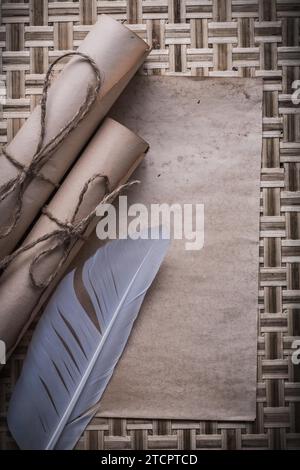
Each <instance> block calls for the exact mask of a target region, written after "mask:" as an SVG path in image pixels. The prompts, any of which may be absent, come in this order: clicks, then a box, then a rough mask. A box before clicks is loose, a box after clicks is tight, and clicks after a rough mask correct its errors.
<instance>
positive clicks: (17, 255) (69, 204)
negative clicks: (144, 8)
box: [0, 15, 150, 356]
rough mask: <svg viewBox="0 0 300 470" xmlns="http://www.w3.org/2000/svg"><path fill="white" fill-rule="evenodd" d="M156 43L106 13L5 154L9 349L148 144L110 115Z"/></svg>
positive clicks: (2, 222) (2, 243) (2, 246)
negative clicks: (98, 210)
mask: <svg viewBox="0 0 300 470" xmlns="http://www.w3.org/2000/svg"><path fill="white" fill-rule="evenodd" d="M149 51H150V49H149V46H148V45H147V44H146V43H145V42H144V41H143V40H142V39H141V38H139V37H138V36H137V35H136V34H134V33H133V32H132V31H130V30H129V29H128V28H127V27H126V26H124V25H122V24H120V23H118V22H117V21H115V20H113V19H112V18H110V17H108V16H105V15H102V16H101V17H100V20H99V21H98V23H96V24H95V25H94V26H93V27H92V29H91V31H90V32H89V34H88V35H87V37H86V38H85V39H84V41H83V42H82V44H81V46H80V47H79V49H78V52H77V53H75V54H74V53H72V54H69V55H74V57H72V58H71V60H70V61H69V62H68V64H67V65H66V66H65V67H64V69H63V71H62V72H61V73H60V74H59V76H58V78H57V79H55V80H54V82H53V84H52V85H51V86H50V87H49V79H50V71H49V74H47V76H46V81H45V86H44V90H43V98H42V101H41V105H39V106H37V107H36V108H35V109H34V111H33V113H32V114H31V116H30V117H29V119H28V120H27V121H26V123H25V124H24V126H23V127H22V128H21V129H20V131H19V132H18V134H17V135H16V136H15V138H14V139H13V140H12V142H11V143H10V144H9V145H8V146H7V148H6V149H5V151H4V153H3V155H2V156H1V160H0V206H1V210H0V266H1V267H2V270H3V272H2V275H1V277H0V297H1V311H0V339H1V340H3V341H5V343H6V347H7V355H8V356H9V355H10V354H11V352H12V351H13V349H14V348H15V346H16V344H17V343H18V342H19V340H20V339H21V337H22V335H23V334H24V332H25V331H26V328H27V327H28V325H29V324H30V322H31V321H32V319H33V317H34V316H35V315H36V313H37V312H38V311H39V309H40V308H41V307H42V305H43V304H44V303H45V302H46V300H47V299H48V297H49V295H50V294H51V292H52V291H53V288H54V287H55V285H56V283H57V282H58V280H59V279H60V278H61V275H62V274H63V272H65V270H66V267H67V266H68V264H69V263H70V261H71V260H72V258H73V257H74V256H75V254H76V253H77V252H78V250H79V248H80V247H81V245H82V243H83V238H84V237H85V236H87V235H88V234H89V233H90V232H91V230H92V229H93V227H94V226H95V217H94V215H95V208H96V207H97V205H98V204H99V203H100V202H101V200H103V198H104V197H105V196H107V195H109V196H111V197H113V196H114V194H116V191H115V192H114V190H116V188H118V187H119V186H120V185H122V184H123V183H125V182H126V181H127V180H128V178H129V177H130V175H131V174H132V172H133V171H134V169H135V168H136V167H137V165H138V164H139V162H140V161H141V159H142V158H143V156H144V154H145V152H146V151H147V148H148V144H147V143H146V142H145V141H144V140H143V139H141V138H140V137H139V136H137V135H135V134H133V133H132V132H131V131H130V130H129V129H127V128H125V127H124V126H122V125H121V124H119V123H117V122H116V121H114V120H112V119H109V118H106V119H105V120H104V121H103V119H104V118H105V115H106V114H107V112H108V110H109V109H110V107H111V106H112V105H113V103H114V102H115V100H116V99H117V98H118V96H119V95H120V94H121V92H122V91H123V89H124V88H125V87H126V85H127V84H128V82H129V81H130V79H131V78H132V77H133V75H134V74H135V72H136V71H137V70H138V68H139V67H140V66H141V65H142V63H143V61H144V59H145V58H146V56H147V54H148V53H149ZM66 55H68V54H66ZM48 87H49V90H48ZM102 121H103V122H102ZM101 122H102V125H101V127H99V125H100V124H101ZM75 161H76V163H75ZM74 163H75V164H74ZM73 164H74V166H73V167H72V165H73ZM70 168H71V171H69V170H70ZM67 172H69V173H68V175H67V176H66V173H67ZM64 178H65V179H64ZM59 185H60V186H59ZM58 186H59V187H58ZM53 194H54V196H53V198H52V199H51V200H50V203H49V202H48V205H47V208H46V207H45V204H46V203H47V201H49V198H50V197H51V195H53ZM16 286H17V291H18V296H17V297H16V295H15V294H16ZM20 299H22V300H21V301H20Z"/></svg>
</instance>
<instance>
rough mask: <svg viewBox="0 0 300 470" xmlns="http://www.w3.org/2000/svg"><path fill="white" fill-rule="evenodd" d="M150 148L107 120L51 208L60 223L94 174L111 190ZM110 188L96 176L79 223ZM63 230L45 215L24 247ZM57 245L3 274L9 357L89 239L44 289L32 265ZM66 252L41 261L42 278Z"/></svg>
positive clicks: (1, 322)
mask: <svg viewBox="0 0 300 470" xmlns="http://www.w3.org/2000/svg"><path fill="white" fill-rule="evenodd" d="M147 149H148V144H147V143H146V142H145V141H144V140H143V139H141V138H140V137H139V136H137V135H136V134H134V133H133V132H131V131H130V130H129V129H127V128H126V127H124V126H122V125H121V124H119V123H118V122H116V121H114V120H112V119H109V118H107V119H106V120H105V121H104V123H103V125H102V126H101V128H100V130H99V131H98V132H97V133H96V134H95V136H94V137H93V139H92V140H91V142H90V143H89V144H88V146H87V147H86V149H85V150H84V152H83V154H82V155H81V157H80V159H79V161H78V162H77V163H76V165H75V166H74V168H73V169H72V171H71V172H70V174H69V175H68V176H67V178H66V180H65V181H64V182H63V184H62V186H61V187H60V189H59V190H58V191H57V193H56V194H55V196H54V197H53V199H52V201H51V202H50V204H49V206H48V209H49V211H50V212H51V214H53V215H54V216H55V217H56V218H57V219H59V220H60V221H63V222H65V221H70V220H71V218H72V216H73V214H74V211H75V208H76V205H77V202H78V198H79V195H80V193H81V191H82V188H83V186H84V184H85V183H86V182H87V181H88V180H89V179H90V178H91V177H92V176H94V175H95V174H102V175H106V176H107V177H108V179H109V182H110V188H111V189H114V188H116V187H117V186H118V185H119V184H122V183H124V182H125V181H126V180H127V179H128V178H129V176H130V175H131V174H132V172H133V171H134V170H135V168H136V167H137V166H138V164H139V163H140V161H141V159H142V158H143V156H144V154H145V152H146V151H147ZM105 190H106V187H105V182H104V180H102V179H97V180H95V181H94V182H93V183H92V184H91V186H89V189H88V191H87V193H86V196H85V197H84V200H83V203H82V204H81V206H80V210H79V212H78V214H77V216H76V219H75V222H78V221H79V220H82V218H84V217H86V216H87V215H88V214H89V213H90V212H91V211H92V210H93V209H94V208H95V207H96V206H97V205H98V204H99V202H100V201H101V200H102V198H103V196H104V194H105ZM95 224H96V219H94V222H93V223H91V224H90V226H89V227H88V229H87V231H86V232H85V233H86V234H87V235H88V234H89V233H91V232H92V230H93V228H94V227H95ZM57 228H58V227H57V225H56V223H55V222H52V221H51V220H49V218H48V217H47V216H45V215H42V216H40V218H39V219H38V221H37V223H36V224H35V225H34V227H33V229H32V230H31V232H30V233H29V235H28V237H27V238H26V240H25V241H24V243H23V245H26V244H28V243H31V242H32V241H34V240H36V239H38V238H39V237H41V236H43V235H44V234H47V233H49V232H52V231H53V230H57ZM55 241H57V240H55ZM53 244H54V240H52V241H51V240H48V241H45V242H42V243H40V244H39V245H36V246H35V247H34V248H32V249H31V250H29V251H27V252H24V253H22V254H20V255H19V256H18V257H17V258H16V259H15V260H14V261H12V262H11V264H10V265H9V266H8V267H7V269H6V270H5V271H4V273H3V274H2V276H1V278H0V298H1V309H0V339H1V340H2V341H4V342H5V343H6V349H7V352H8V356H9V355H10V354H11V352H12V350H13V349H14V347H15V346H16V344H17V343H18V341H19V340H20V338H21V337H22V335H23V333H24V332H25V330H26V328H27V327H28V325H29V323H30V322H31V320H32V319H33V318H34V316H35V315H36V313H37V312H38V311H39V310H40V308H41V307H42V305H43V304H44V303H45V301H46V300H47V298H48V297H49V295H50V294H51V292H52V290H53V288H54V287H55V285H56V283H57V282H58V280H59V279H60V277H61V275H62V274H63V272H64V271H65V269H66V268H67V266H68V264H69V263H70V262H71V260H72V259H73V258H74V256H75V255H76V254H77V252H78V251H79V249H80V247H81V246H82V244H83V241H82V240H79V241H77V242H74V245H73V247H72V251H71V253H70V255H69V257H68V259H67V261H66V263H65V264H64V266H63V269H62V270H61V273H60V275H58V276H57V277H56V279H55V281H54V282H52V283H51V285H50V286H49V287H47V288H46V289H44V290H40V289H37V288H36V287H34V286H33V285H32V283H31V282H30V277H29V266H30V263H31V261H32V260H33V258H34V256H36V255H37V254H38V253H41V252H42V251H44V250H45V249H47V248H49V247H51V246H53ZM61 256H62V252H56V253H55V254H52V255H50V256H48V257H47V258H43V260H41V262H40V264H39V268H38V273H37V276H39V278H41V279H45V278H48V277H49V275H51V273H52V272H53V271H54V270H55V268H56V267H57V263H58V261H59V259H61Z"/></svg>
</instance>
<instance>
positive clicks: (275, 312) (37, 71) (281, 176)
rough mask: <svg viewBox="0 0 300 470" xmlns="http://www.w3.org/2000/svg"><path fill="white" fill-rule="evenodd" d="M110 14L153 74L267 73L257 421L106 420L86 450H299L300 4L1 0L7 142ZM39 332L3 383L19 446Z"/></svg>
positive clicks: (1, 435) (6, 440)
mask: <svg viewBox="0 0 300 470" xmlns="http://www.w3.org/2000/svg"><path fill="white" fill-rule="evenodd" d="M101 13H106V14H109V15H111V16H113V17H114V18H116V19H117V20H120V21H126V22H127V23H129V25H130V27H131V28H132V29H133V30H134V31H135V32H137V33H138V34H139V35H141V36H142V37H143V38H145V39H146V40H147V41H148V42H149V43H150V44H151V45H152V47H153V50H152V52H151V54H150V56H149V58H148V60H147V62H146V64H145V70H146V72H147V73H148V74H164V75H174V74H179V75H186V76H195V75H198V76H212V77H216V76H217V77H218V76H226V77H228V76H229V77H233V80H234V77H263V79H264V107H263V152H262V171H261V227H260V286H259V324H258V358H257V360H258V384H257V419H256V421H255V422H254V423H252V424H249V423H232V422H231V423H224V422H203V421H202V422H199V421H197V422H195V421H184V422H182V421H181V422H179V421H178V422H177V421H163V420H150V421H145V420H130V419H127V420H125V419H122V420H118V419H100V418H97V416H96V417H95V418H94V419H93V421H92V422H91V424H90V425H89V426H88V428H87V430H86V431H85V433H84V435H83V436H82V438H81V440H80V442H79V443H78V446H77V447H78V448H80V449H120V450H122V449H293V448H297V449H300V365H298V366H297V365H293V364H292V361H291V353H292V348H291V346H292V343H293V341H294V340H295V339H297V337H298V339H299V337H300V265H299V263H300V173H299V169H300V107H299V106H296V105H294V104H293V103H292V99H291V94H292V93H293V91H294V90H293V88H292V84H293V82H294V81H295V80H300V47H299V46H300V45H299V36H300V0H128V1H126V0H98V1H96V0H79V1H63V2H60V1H59V2H57V1H55V2H53V1H47V0H30V1H21V0H20V1H15V2H7V1H5V0H4V1H3V0H2V22H1V26H0V50H1V56H2V58H1V62H0V66H1V70H0V88H1V89H0V94H1V95H2V96H1V100H2V101H3V102H4V104H3V119H1V123H0V139H1V143H3V144H5V143H6V142H7V141H10V140H11V139H12V137H13V136H14V135H15V133H16V132H17V131H18V129H19V128H20V126H21V125H22V124H23V122H24V121H25V119H26V118H27V117H28V116H29V114H30V112H31V110H32V109H33V108H34V106H35V104H36V103H37V102H38V100H39V98H40V95H41V89H42V88H41V87H42V81H43V78H44V73H45V71H46V70H47V68H48V65H49V63H51V61H52V60H53V59H55V58H56V57H57V56H59V55H60V54H62V52H65V51H67V50H72V49H75V48H76V47H77V46H78V44H79V43H80V41H81V40H82V39H83V38H84V36H85V35H86V33H87V32H88V30H89V28H90V26H89V25H90V24H92V23H94V22H95V21H96V19H97V15H99V14H101ZM299 85H300V83H299ZM5 94H6V96H3V95H5ZM16 295H17V286H16ZM20 301H21V299H20ZM0 305H1V304H0ZM245 334H247V332H245ZM30 336H31V332H29V333H28V334H27V336H26V337H25V338H24V340H23V342H22V344H21V345H20V347H19V348H18V350H17V351H16V353H15V354H14V356H13V357H12V359H11V360H10V361H9V364H8V365H7V366H6V367H5V369H4V371H3V372H2V374H1V378H0V419H1V421H0V447H1V448H3V449H10V448H15V444H14V441H13V439H12V438H11V436H10V435H9V432H8V430H7V427H6V421H5V412H6V409H7V405H8V401H9V398H10V393H11V389H12V387H13V385H14V383H15V381H16V379H17V377H18V374H19V372H20V368H21V365H22V360H23V358H24V354H25V351H26V345H27V344H28V341H29V340H30ZM162 386H163V385H162ZM24 406H26V404H25V403H24Z"/></svg>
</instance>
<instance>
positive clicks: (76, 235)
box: [0, 173, 139, 289]
mask: <svg viewBox="0 0 300 470" xmlns="http://www.w3.org/2000/svg"><path fill="white" fill-rule="evenodd" d="M98 178H100V179H104V182H105V195H104V197H103V199H102V200H101V202H100V203H99V205H100V204H105V203H108V202H109V201H110V200H112V199H113V198H114V197H115V196H117V195H118V194H119V193H120V192H121V191H123V189H125V188H128V187H129V186H132V185H133V184H136V183H139V181H130V182H129V183H125V184H123V185H120V186H118V187H117V188H116V189H114V190H113V191H111V190H110V184H109V179H108V177H107V176H106V175H102V174H100V173H98V174H96V175H94V176H92V177H91V178H90V179H89V180H88V181H87V182H86V183H85V185H84V186H83V188H82V190H81V192H80V194H79V198H78V202H77V204H76V207H75V210H74V213H73V215H72V218H71V220H69V221H66V222H62V221H61V220H59V219H57V218H56V217H55V216H54V215H53V214H51V212H50V211H49V209H48V208H47V207H44V208H43V210H42V212H43V214H44V215H45V216H46V217H48V219H50V220H51V221H52V222H54V223H55V224H56V225H57V229H55V230H53V231H52V232H50V233H47V234H45V235H43V236H41V237H40V238H38V239H36V240H34V241H33V242H31V243H28V244H27V245H24V246H21V247H20V248H19V249H17V250H16V251H14V252H13V253H12V254H10V255H8V256H6V257H5V258H4V259H3V260H2V261H0V270H4V269H6V268H7V266H8V265H9V264H10V263H11V262H12V261H13V260H14V259H15V258H17V257H18V256H19V255H20V254H21V253H24V252H26V251H28V250H31V249H32V248H34V247H35V246H36V245H38V244H40V243H43V242H46V241H49V240H51V241H54V243H53V244H52V245H51V246H49V247H47V248H45V250H43V251H41V252H39V253H37V254H36V255H35V256H34V257H33V259H32V261H31V263H30V266H29V276H30V280H31V283H32V285H33V286H34V287H36V288H38V289H45V288H46V287H48V286H49V284H50V283H51V282H52V281H53V279H54V278H55V277H56V276H57V274H58V272H59V271H60V269H61V268H62V266H63V264H64V263H65V261H66V260H67V258H68V256H69V254H70V252H71V249H72V247H73V246H74V243H75V242H76V241H77V240H79V239H81V240H86V237H85V232H86V230H87V228H88V226H89V224H90V222H91V221H92V219H93V218H94V217H95V215H96V211H97V207H96V208H95V209H94V210H92V211H91V212H90V213H89V214H88V215H87V216H86V217H84V218H82V219H81V220H79V221H76V217H77V215H78V211H79V210H80V207H81V204H82V202H83V200H84V197H85V194H86V192H87V191H88V189H89V187H90V185H91V184H92V183H93V182H94V181H95V180H96V179H98ZM58 250H62V256H61V259H60V260H59V262H58V264H57V266H56V268H55V270H54V271H53V272H52V273H51V274H50V276H48V277H47V278H46V279H45V280H44V281H40V280H39V279H38V276H37V275H36V273H35V270H36V268H37V266H38V264H39V263H40V262H41V260H42V259H44V258H46V257H48V256H50V255H51V254H52V253H54V252H56V251H58Z"/></svg>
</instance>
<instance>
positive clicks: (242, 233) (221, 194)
mask: <svg viewBox="0 0 300 470" xmlns="http://www.w3.org/2000/svg"><path fill="white" fill-rule="evenodd" d="M261 102H262V83H261V82H260V81H256V80H253V79H251V80H249V79H236V80H234V81H233V80H232V79H209V80H201V79H200V80H199V79H188V78H173V77H172V78H170V77H168V78H163V77H136V78H135V79H134V80H133V82H132V83H131V84H130V85H129V88H128V89H127V90H126V92H125V93H124V94H123V95H122V97H121V98H120V100H119V101H118V102H117V103H116V105H115V107H114V108H113V109H112V115H113V116H114V117H117V118H118V119H122V122H125V124H126V125H128V126H129V127H130V128H131V129H133V130H135V131H136V130H137V129H138V131H139V132H141V133H142V135H144V136H145V138H146V139H147V140H148V141H149V143H150V151H149V154H148V155H147V159H145V161H144V162H143V164H142V165H141V166H140V168H139V170H138V172H137V177H138V178H139V179H141V180H142V185H141V186H140V187H133V188H132V191H130V193H129V194H128V204H130V203H145V204H146V205H147V206H149V204H150V203H169V204H171V203H180V204H183V203H193V204H195V203H199V204H200V203H204V206H205V207H204V214H205V220H204V224H205V225H204V228H205V239H204V247H203V248H202V250H200V251H186V250H185V248H184V243H185V241H184V240H183V241H181V240H173V241H172V243H171V247H170V250H169V252H168V253H167V256H166V259H165V260H164V262H163V264H162V266H161V269H160V271H159V273H158V275H157V277H156V279H155V281H154V283H153V285H152V287H151V289H150V290H149V292H148V294H147V295H146V298H145V301H144V303H143V305H142V308H141V311H140V314H139V316H138V318H137V320H136V323H135V326H134V328H133V331H132V334H131V336H130V338H129V341H128V344H127V347H126V349H125V351H124V354H123V356H122V357H121V359H120V361H119V363H118V365H117V367H116V369H115V372H114V375H113V377H112V379H111V381H110V383H109V385H108V387H107V389H106V391H105V393H104V395H103V399H102V402H101V406H100V410H99V412H98V413H97V416H99V417H125V418H126V417H127V418H145V419H153V418H169V419H197V420H198V419H204V420H205V419H208V420H211V419H212V420H253V419H254V418H255V409H256V408H255V407H256V345H257V330H256V321H257V308H258V301H257V299H258V265H259V260H258V237H259V194H260V191H259V177H260V157H261V140H262V133H261ZM97 246H98V241H97V240H94V242H93V243H92V241H91V242H90V243H87V244H86V249H88V248H89V249H90V250H91V252H92V251H94V250H95V249H96V247H97ZM89 254H90V253H86V256H88V255H89Z"/></svg>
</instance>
